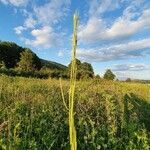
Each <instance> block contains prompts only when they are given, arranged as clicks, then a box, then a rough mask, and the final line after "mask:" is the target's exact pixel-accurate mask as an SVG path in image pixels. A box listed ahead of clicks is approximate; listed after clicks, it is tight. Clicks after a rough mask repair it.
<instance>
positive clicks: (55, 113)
mask: <svg viewBox="0 0 150 150" xmlns="http://www.w3.org/2000/svg"><path fill="white" fill-rule="evenodd" d="M62 87H63V90H64V97H65V100H66V103H67V104H68V101H67V99H68V95H69V92H68V91H69V80H62ZM74 98H75V99H74V100H75V110H74V111H75V114H74V117H75V126H76V132H77V149H79V150H99V149H102V150H103V149H106V150H107V149H108V150H112V149H114V150H122V149H127V150H149V149H150V85H149V84H141V83H132V82H131V83H127V82H121V81H120V82H119V81H107V80H103V79H91V80H88V81H86V80H82V81H77V85H76V91H75V97H74ZM0 149H2V150H50V149H51V150H60V149H62V150H68V149H70V145H69V123H68V111H66V108H65V106H64V103H63V100H62V96H61V89H60V84H59V80H57V79H50V78H49V79H35V78H23V77H8V76H5V75H1V76H0Z"/></svg>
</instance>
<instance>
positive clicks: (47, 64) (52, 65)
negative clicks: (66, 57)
mask: <svg viewBox="0 0 150 150" xmlns="http://www.w3.org/2000/svg"><path fill="white" fill-rule="evenodd" d="M40 60H41V63H42V66H45V67H47V68H49V69H58V70H64V69H67V67H66V66H65V65H62V64H60V63H57V62H53V61H49V60H44V59H40Z"/></svg>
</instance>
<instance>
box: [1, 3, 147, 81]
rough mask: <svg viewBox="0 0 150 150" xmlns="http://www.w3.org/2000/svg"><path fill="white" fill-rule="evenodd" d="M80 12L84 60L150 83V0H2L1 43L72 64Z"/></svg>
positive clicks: (100, 69) (80, 55) (80, 52)
mask: <svg viewBox="0 0 150 150" xmlns="http://www.w3.org/2000/svg"><path fill="white" fill-rule="evenodd" d="M75 10H77V11H78V12H79V16H80V20H79V28H78V50H77V55H78V58H79V59H81V60H82V61H88V62H90V63H92V65H93V67H94V71H95V73H96V74H100V75H101V76H102V75H103V73H104V72H105V70H106V69H107V68H110V69H112V70H113V71H114V72H115V74H116V75H117V77H118V78H120V79H125V78H127V77H131V78H135V79H150V1H149V0H88V1H87V0H0V40H2V41H13V42H16V43H17V44H19V45H21V46H23V47H29V48H31V49H32V50H33V51H34V52H35V53H36V54H37V55H38V56H39V57H41V58H44V59H47V60H52V61H56V62H59V63H62V64H65V65H67V64H68V63H69V61H70V52H71V37H72V24H73V23H72V16H73V13H74V12H75Z"/></svg>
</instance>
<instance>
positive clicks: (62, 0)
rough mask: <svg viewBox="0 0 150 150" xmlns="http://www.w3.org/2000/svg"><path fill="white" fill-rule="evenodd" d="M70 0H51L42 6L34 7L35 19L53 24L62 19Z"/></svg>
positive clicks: (42, 22)
mask: <svg viewBox="0 0 150 150" xmlns="http://www.w3.org/2000/svg"><path fill="white" fill-rule="evenodd" d="M69 4H70V0H52V1H50V2H49V3H46V4H44V5H43V6H38V7H35V8H34V12H35V15H36V17H37V20H38V22H39V23H41V24H53V23H56V22H58V21H60V19H62V18H63V17H64V16H65V15H66V12H67V9H68V6H69Z"/></svg>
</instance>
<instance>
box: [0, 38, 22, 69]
mask: <svg viewBox="0 0 150 150" xmlns="http://www.w3.org/2000/svg"><path fill="white" fill-rule="evenodd" d="M22 51H24V49H23V48H22V47H20V46H18V45H17V44H15V43H13V42H1V41H0V62H2V61H3V62H4V64H5V66H6V67H7V68H14V67H15V66H16V64H17V62H18V61H19V59H20V53H21V52H22Z"/></svg>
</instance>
